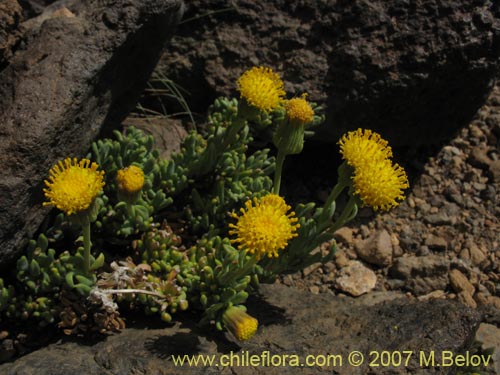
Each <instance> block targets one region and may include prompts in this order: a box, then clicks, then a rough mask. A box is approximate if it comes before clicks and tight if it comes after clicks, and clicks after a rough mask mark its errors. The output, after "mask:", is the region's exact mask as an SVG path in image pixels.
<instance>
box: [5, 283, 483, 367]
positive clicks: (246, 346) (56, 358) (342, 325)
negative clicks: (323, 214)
mask: <svg viewBox="0 0 500 375" xmlns="http://www.w3.org/2000/svg"><path fill="white" fill-rule="evenodd" d="M398 297H399V298H398ZM249 306H250V309H249V313H250V314H252V315H253V316H255V317H256V318H257V319H258V320H259V323H260V328H259V331H258V332H257V334H256V335H255V336H254V337H253V338H252V339H251V340H250V341H248V342H244V343H235V342H234V341H232V339H231V338H230V337H229V335H226V336H224V335H222V334H217V333H216V332H214V331H213V330H210V331H207V330H203V331H202V330H200V329H198V328H196V327H195V324H194V323H193V322H192V321H189V320H184V321H182V323H181V324H175V325H174V326H172V327H164V328H160V327H158V326H157V327H154V326H153V327H151V324H152V322H151V321H149V322H147V325H149V326H150V327H149V328H148V326H146V327H144V328H142V329H140V328H139V329H138V328H129V329H126V330H124V331H123V332H122V333H120V334H116V335H112V336H109V337H107V338H106V339H103V340H102V341H101V342H98V343H96V344H91V343H81V341H80V340H64V341H61V342H60V343H56V344H52V345H50V346H48V347H46V348H43V349H40V350H38V351H36V352H33V353H31V354H28V355H26V356H24V357H22V358H19V359H17V360H16V361H14V362H12V363H8V364H4V365H1V366H0V373H2V374H8V375H26V374H35V373H36V374H37V375H67V374H72V375H115V374H119V375H132V374H143V375H159V374H161V375H168V374H179V373H182V374H219V373H231V374H249V373H252V374H269V373H272V374H276V375H280V374H287V375H288V374H290V372H291V370H290V367H289V366H277V367H274V366H273V369H272V372H270V370H269V367H268V366H266V365H265V364H266V362H264V363H261V365H260V366H243V365H242V362H241V361H242V358H244V353H245V352H246V353H248V354H249V355H256V356H259V357H261V356H262V353H269V355H270V356H275V357H274V361H277V360H280V359H281V360H283V355H288V356H289V357H288V358H289V360H290V356H295V355H296V356H298V358H299V361H300V362H302V363H304V361H305V358H306V356H308V355H320V356H323V358H325V357H326V356H327V355H328V354H334V355H338V356H340V357H337V362H336V366H334V365H333V362H332V363H331V365H330V366H324V367H319V366H315V367H307V366H304V367H303V368H301V367H300V366H299V367H298V368H295V369H294V371H293V373H298V374H331V373H332V371H334V372H335V373H337V374H341V375H347V374H350V375H359V374H367V373H369V372H370V371H373V367H372V368H371V370H370V368H369V367H368V363H369V361H370V360H373V358H374V357H373V355H372V356H370V354H369V353H370V351H382V350H388V351H401V350H410V351H413V354H412V356H411V358H410V360H409V363H408V366H406V367H405V366H400V367H398V368H391V367H390V368H384V367H379V368H377V369H376V372H375V373H377V374H418V375H424V374H438V373H439V374H455V373H456V370H457V369H455V368H453V367H444V368H439V367H425V366H421V364H420V363H419V353H420V351H422V352H424V353H426V354H428V353H429V352H430V351H431V350H433V351H435V353H436V361H438V362H439V361H441V356H440V354H439V353H440V352H441V351H442V350H448V351H452V352H453V353H455V354H459V353H463V352H464V351H466V350H468V349H469V345H470V343H471V342H472V338H473V337H474V335H475V332H476V329H477V327H478V326H479V316H478V313H476V312H475V311H474V310H471V309H468V308H466V307H465V306H462V305H460V304H457V303H456V302H453V301H448V300H439V301H423V302H418V301H409V300H407V299H406V298H403V297H402V295H401V294H398V293H370V294H369V295H366V296H362V297H360V298H357V299H353V298H346V297H344V298H339V297H332V296H324V295H321V294H320V295H313V294H311V293H307V292H304V291H299V290H297V289H294V288H289V287H286V286H283V285H264V286H263V287H262V298H261V299H259V300H257V301H256V300H255V299H254V300H253V301H252V303H250V304H249ZM252 307H253V308H252ZM354 350H356V351H359V352H361V353H362V354H363V356H364V358H365V361H364V363H363V364H362V365H361V366H360V367H353V366H350V365H349V364H348V362H347V356H348V353H349V352H351V351H354ZM231 352H232V353H233V358H234V356H239V360H240V366H237V365H236V359H234V361H233V365H232V366H231V365H229V366H226V367H225V368H223V367H222V366H221V367H219V368H218V367H216V366H215V365H214V366H201V365H200V366H188V365H184V366H182V367H179V366H178V367H175V366H174V364H173V356H183V355H185V354H187V355H198V354H202V355H214V362H215V363H217V362H218V361H219V359H221V357H220V356H221V355H223V354H225V355H226V357H227V358H229V356H230V355H231ZM264 355H265V354H264ZM318 358H319V359H321V357H318ZM340 358H342V367H341V366H340V362H339V361H340Z"/></svg>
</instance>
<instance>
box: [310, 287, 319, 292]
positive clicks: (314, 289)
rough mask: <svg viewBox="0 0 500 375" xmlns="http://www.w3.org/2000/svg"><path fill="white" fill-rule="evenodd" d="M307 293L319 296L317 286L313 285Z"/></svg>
mask: <svg viewBox="0 0 500 375" xmlns="http://www.w3.org/2000/svg"><path fill="white" fill-rule="evenodd" d="M309 291H310V292H311V293H312V294H319V286H317V285H313V286H311V287H310V288H309Z"/></svg>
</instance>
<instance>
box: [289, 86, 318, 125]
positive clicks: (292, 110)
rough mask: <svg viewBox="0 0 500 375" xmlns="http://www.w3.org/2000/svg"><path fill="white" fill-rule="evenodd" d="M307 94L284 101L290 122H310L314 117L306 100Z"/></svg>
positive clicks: (305, 123)
mask: <svg viewBox="0 0 500 375" xmlns="http://www.w3.org/2000/svg"><path fill="white" fill-rule="evenodd" d="M306 97H307V94H303V95H302V96H301V97H300V98H293V99H290V100H287V101H286V103H285V109H286V115H287V116H288V119H289V120H290V122H292V123H297V124H304V125H307V124H310V123H311V122H312V121H313V119H314V110H313V109H312V107H311V104H309V102H308V101H307V100H306Z"/></svg>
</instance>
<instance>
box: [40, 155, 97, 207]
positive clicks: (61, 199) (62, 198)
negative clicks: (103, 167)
mask: <svg viewBox="0 0 500 375" xmlns="http://www.w3.org/2000/svg"><path fill="white" fill-rule="evenodd" d="M97 168H98V165H97V164H96V163H92V164H90V160H88V159H82V160H80V161H78V160H77V159H76V158H74V159H71V158H66V159H65V160H64V163H63V162H62V161H59V162H58V163H57V164H56V165H54V166H53V167H52V168H51V169H50V171H49V175H50V176H49V180H48V181H47V180H45V185H46V186H47V189H43V191H44V193H45V197H47V199H49V202H44V203H43V205H44V206H55V207H57V208H58V209H60V210H61V211H63V212H65V213H66V214H67V215H72V214H74V213H79V212H82V211H85V210H86V209H87V208H89V206H90V205H91V203H92V202H93V201H94V200H95V198H96V197H97V195H99V193H100V192H101V190H102V188H103V186H104V171H98V170H97Z"/></svg>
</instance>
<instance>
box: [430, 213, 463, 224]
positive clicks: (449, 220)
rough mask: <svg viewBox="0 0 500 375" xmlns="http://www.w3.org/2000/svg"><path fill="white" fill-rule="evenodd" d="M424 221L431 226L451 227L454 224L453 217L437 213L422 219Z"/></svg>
mask: <svg viewBox="0 0 500 375" xmlns="http://www.w3.org/2000/svg"><path fill="white" fill-rule="evenodd" d="M423 219H424V221H425V222H426V223H428V224H432V225H452V224H454V223H455V221H456V219H455V218H454V217H450V216H448V214H447V213H446V212H438V213H436V214H430V215H426V216H424V217H423Z"/></svg>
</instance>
